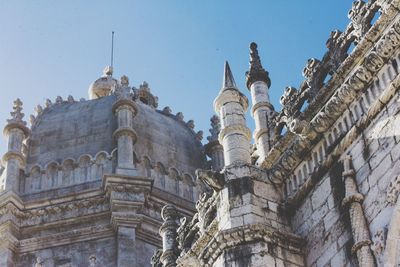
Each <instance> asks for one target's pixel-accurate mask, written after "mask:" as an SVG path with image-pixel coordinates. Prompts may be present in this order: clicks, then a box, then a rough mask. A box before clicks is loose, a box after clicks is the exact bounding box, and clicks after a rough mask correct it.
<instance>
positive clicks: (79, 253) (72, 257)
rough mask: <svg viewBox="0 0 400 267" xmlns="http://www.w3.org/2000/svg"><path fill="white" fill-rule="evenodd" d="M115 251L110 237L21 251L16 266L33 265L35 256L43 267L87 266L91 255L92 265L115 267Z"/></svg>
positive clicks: (113, 242)
mask: <svg viewBox="0 0 400 267" xmlns="http://www.w3.org/2000/svg"><path fill="white" fill-rule="evenodd" d="M150 251H151V250H150ZM116 252H117V250H116V241H115V238H113V237H112V238H106V239H100V240H93V241H84V242H78V243H72V244H66V245H63V246H58V247H53V248H47V249H41V250H38V251H35V252H28V253H23V254H21V255H19V256H18V257H17V259H16V266H21V267H22V266H24V267H30V266H35V263H36V261H37V258H38V257H40V259H41V262H42V266H45V267H59V266H63V267H88V266H90V265H89V263H90V256H92V255H93V256H95V257H96V261H95V262H96V264H97V265H94V266H104V267H115V266H116V260H117V255H116ZM138 266H140V265H138ZM143 266H145V265H143Z"/></svg>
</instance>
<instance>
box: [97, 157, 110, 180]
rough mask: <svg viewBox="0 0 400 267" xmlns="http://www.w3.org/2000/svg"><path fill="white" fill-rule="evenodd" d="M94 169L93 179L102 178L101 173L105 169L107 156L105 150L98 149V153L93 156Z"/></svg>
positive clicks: (102, 173)
mask: <svg viewBox="0 0 400 267" xmlns="http://www.w3.org/2000/svg"><path fill="white" fill-rule="evenodd" d="M95 158H96V159H95V161H94V162H95V168H94V169H95V170H94V172H95V173H94V179H95V180H102V179H103V175H104V173H105V171H106V169H107V161H108V158H109V155H108V153H107V152H105V151H100V152H99V153H97V154H96V157H95Z"/></svg>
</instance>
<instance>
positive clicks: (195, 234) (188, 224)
mask: <svg viewBox="0 0 400 267" xmlns="http://www.w3.org/2000/svg"><path fill="white" fill-rule="evenodd" d="M198 216H199V215H198V213H196V214H195V215H194V216H193V219H192V220H191V221H188V219H187V218H186V217H183V218H181V220H180V226H179V228H178V230H177V232H178V237H177V240H178V244H179V250H180V251H182V253H185V252H187V251H188V250H189V249H190V248H191V247H192V245H193V243H194V242H195V241H196V240H197V239H198V238H199V226H198V222H199V219H198Z"/></svg>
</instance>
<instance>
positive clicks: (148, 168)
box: [143, 156, 153, 177]
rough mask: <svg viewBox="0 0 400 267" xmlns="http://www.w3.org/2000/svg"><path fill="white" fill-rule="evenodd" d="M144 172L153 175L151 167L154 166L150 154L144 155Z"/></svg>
mask: <svg viewBox="0 0 400 267" xmlns="http://www.w3.org/2000/svg"><path fill="white" fill-rule="evenodd" d="M143 167H144V172H145V175H146V176H147V177H151V169H152V168H153V166H152V164H151V160H150V158H149V157H148V156H144V157H143Z"/></svg>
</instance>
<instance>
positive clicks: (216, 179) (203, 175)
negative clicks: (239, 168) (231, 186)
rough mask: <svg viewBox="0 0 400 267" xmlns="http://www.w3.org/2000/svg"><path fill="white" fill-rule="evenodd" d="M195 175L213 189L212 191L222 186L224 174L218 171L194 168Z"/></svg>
mask: <svg viewBox="0 0 400 267" xmlns="http://www.w3.org/2000/svg"><path fill="white" fill-rule="evenodd" d="M196 176H197V178H198V179H200V180H201V181H202V182H204V183H205V184H206V185H208V186H209V187H211V188H212V189H214V191H219V190H221V189H222V188H223V187H224V184H225V179H224V174H222V173H220V172H214V171H211V170H200V169H198V170H196Z"/></svg>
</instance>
